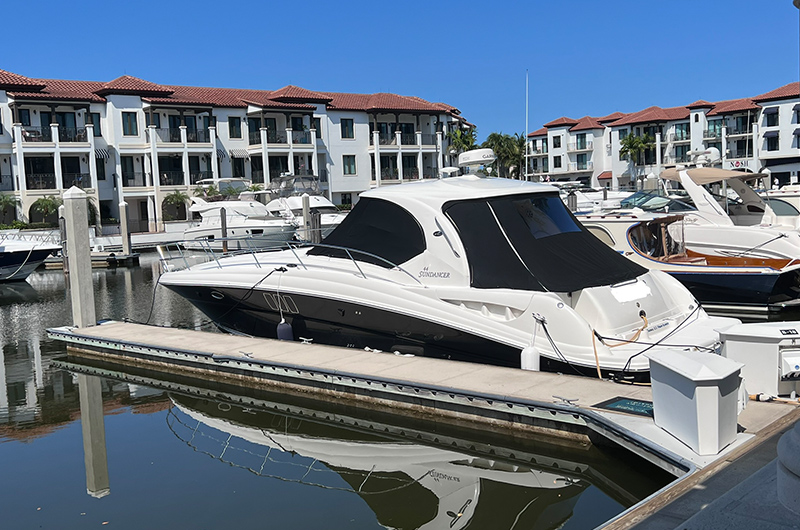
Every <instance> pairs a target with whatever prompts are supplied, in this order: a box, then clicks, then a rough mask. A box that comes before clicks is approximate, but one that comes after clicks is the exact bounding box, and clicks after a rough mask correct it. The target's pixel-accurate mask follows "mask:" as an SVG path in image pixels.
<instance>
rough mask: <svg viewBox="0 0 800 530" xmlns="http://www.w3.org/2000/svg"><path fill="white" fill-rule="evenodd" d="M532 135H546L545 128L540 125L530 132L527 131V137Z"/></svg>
mask: <svg viewBox="0 0 800 530" xmlns="http://www.w3.org/2000/svg"><path fill="white" fill-rule="evenodd" d="M534 136H547V129H545V128H544V127H542V128H541V129H538V130H536V131H533V132H532V133H528V138H533V137H534Z"/></svg>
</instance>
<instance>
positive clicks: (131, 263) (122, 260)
mask: <svg viewBox="0 0 800 530" xmlns="http://www.w3.org/2000/svg"><path fill="white" fill-rule="evenodd" d="M138 265H139V254H138V253H133V254H122V253H119V254H117V253H115V252H92V268H93V269H115V268H117V267H137V266H138ZM44 268H45V269H48V270H61V269H63V268H64V260H63V259H62V258H60V257H55V256H53V257H49V258H47V259H46V260H44Z"/></svg>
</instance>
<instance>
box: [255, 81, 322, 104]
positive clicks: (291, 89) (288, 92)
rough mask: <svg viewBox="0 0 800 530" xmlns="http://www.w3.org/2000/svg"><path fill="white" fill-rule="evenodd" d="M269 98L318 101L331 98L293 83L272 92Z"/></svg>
mask: <svg viewBox="0 0 800 530" xmlns="http://www.w3.org/2000/svg"><path fill="white" fill-rule="evenodd" d="M270 99H276V100H278V101H313V102H318V103H327V102H328V101H330V100H331V98H329V97H328V96H326V95H325V94H321V93H319V92H312V91H311V90H306V89H305V88H300V87H299V86H294V85H286V86H285V87H283V88H279V89H278V90H276V91H275V92H272V94H271V95H270Z"/></svg>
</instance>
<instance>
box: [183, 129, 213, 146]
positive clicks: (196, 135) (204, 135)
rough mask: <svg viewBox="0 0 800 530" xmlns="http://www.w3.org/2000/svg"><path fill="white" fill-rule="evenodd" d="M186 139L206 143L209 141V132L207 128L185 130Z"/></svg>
mask: <svg viewBox="0 0 800 530" xmlns="http://www.w3.org/2000/svg"><path fill="white" fill-rule="evenodd" d="M186 141H187V142H192V143H208V142H210V141H211V132H210V131H209V130H208V129H197V130H195V131H189V130H187V131H186Z"/></svg>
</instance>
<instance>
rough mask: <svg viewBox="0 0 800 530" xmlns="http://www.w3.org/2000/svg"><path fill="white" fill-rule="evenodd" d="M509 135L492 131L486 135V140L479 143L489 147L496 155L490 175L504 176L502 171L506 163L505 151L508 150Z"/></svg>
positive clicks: (485, 147)
mask: <svg viewBox="0 0 800 530" xmlns="http://www.w3.org/2000/svg"><path fill="white" fill-rule="evenodd" d="M509 139H510V137H509V136H508V135H507V134H503V133H496V132H493V133H491V134H490V135H489V136H487V137H486V140H485V141H484V142H483V143H482V144H481V147H483V148H484V149H491V150H492V151H494V155H495V156H496V157H497V163H496V164H495V166H496V167H495V168H492V175H493V176H498V177H504V176H506V171H504V170H505V169H506V168H507V167H508V165H507V164H506V162H507V160H506V157H505V153H506V152H507V151H508V143H509Z"/></svg>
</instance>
